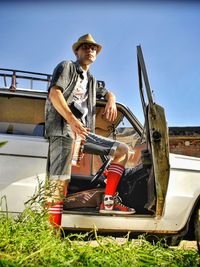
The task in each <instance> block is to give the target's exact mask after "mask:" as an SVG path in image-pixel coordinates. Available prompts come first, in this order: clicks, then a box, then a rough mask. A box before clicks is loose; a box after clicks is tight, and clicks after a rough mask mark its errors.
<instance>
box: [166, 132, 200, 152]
mask: <svg viewBox="0 0 200 267" xmlns="http://www.w3.org/2000/svg"><path fill="white" fill-rule="evenodd" d="M169 145H170V152H171V153H175V154H183V155H187V156H193V157H200V127H169Z"/></svg>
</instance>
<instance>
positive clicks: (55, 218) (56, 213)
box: [47, 201, 64, 228]
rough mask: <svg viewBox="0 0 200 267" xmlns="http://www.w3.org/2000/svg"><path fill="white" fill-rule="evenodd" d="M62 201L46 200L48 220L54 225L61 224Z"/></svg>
mask: <svg viewBox="0 0 200 267" xmlns="http://www.w3.org/2000/svg"><path fill="white" fill-rule="evenodd" d="M63 203H64V202H63V201H59V202H53V203H50V202H48V203H47V205H48V213H49V222H50V223H51V224H52V225H53V226H54V227H55V228H57V227H59V226H60V225H61V219H62V214H63Z"/></svg>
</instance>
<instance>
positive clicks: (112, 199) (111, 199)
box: [99, 193, 135, 215]
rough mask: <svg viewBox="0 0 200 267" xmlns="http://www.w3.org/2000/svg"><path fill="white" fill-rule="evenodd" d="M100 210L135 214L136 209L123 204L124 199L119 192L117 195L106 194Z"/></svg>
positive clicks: (101, 211)
mask: <svg viewBox="0 0 200 267" xmlns="http://www.w3.org/2000/svg"><path fill="white" fill-rule="evenodd" d="M99 212H100V213H104V214H120V215H123V214H124V215H129V214H134V213H135V210H134V209H133V208H129V207H127V206H125V205H123V204H122V200H121V198H120V197H119V196H118V193H117V194H116V195H115V196H107V195H106V196H104V200H103V202H102V203H101V205H100V210H99Z"/></svg>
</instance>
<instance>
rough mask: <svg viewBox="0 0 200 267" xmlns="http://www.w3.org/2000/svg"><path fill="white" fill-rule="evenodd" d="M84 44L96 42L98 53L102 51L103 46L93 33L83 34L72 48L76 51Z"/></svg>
mask: <svg viewBox="0 0 200 267" xmlns="http://www.w3.org/2000/svg"><path fill="white" fill-rule="evenodd" d="M82 44H94V45H96V46H97V54H98V53H99V52H100V51H101V49H102V46H101V45H100V44H97V43H96V41H95V40H94V38H93V37H92V35H91V34H89V33H88V34H85V35H83V36H81V37H80V38H79V39H78V41H77V42H76V43H74V44H73V45H72V49H73V51H74V53H75V52H76V50H77V48H78V47H79V46H80V45H82Z"/></svg>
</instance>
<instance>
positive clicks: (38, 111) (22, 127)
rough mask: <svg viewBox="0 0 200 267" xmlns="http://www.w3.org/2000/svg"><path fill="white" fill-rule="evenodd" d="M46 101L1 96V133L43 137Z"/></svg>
mask: <svg viewBox="0 0 200 267" xmlns="http://www.w3.org/2000/svg"><path fill="white" fill-rule="evenodd" d="M44 105H45V99H39V98H30V97H24V96H14V95H13V96H0V133H3V134H15V135H29V136H43V135H44Z"/></svg>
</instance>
